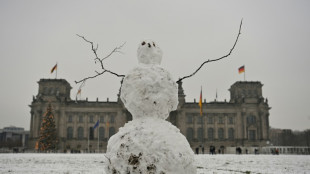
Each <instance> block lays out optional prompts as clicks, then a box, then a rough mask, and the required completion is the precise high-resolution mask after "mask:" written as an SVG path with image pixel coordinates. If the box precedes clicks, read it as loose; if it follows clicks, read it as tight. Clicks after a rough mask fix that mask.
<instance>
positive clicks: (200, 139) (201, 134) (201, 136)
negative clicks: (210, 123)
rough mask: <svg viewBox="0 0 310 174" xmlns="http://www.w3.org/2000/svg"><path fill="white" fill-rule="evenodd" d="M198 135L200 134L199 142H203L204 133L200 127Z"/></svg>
mask: <svg viewBox="0 0 310 174" xmlns="http://www.w3.org/2000/svg"><path fill="white" fill-rule="evenodd" d="M197 133H198V137H197V138H198V141H200V142H201V141H202V139H203V132H202V128H201V127H200V128H198V130H197Z"/></svg>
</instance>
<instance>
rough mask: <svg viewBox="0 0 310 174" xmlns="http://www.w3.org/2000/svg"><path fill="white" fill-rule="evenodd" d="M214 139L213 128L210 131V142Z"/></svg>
mask: <svg viewBox="0 0 310 174" xmlns="http://www.w3.org/2000/svg"><path fill="white" fill-rule="evenodd" d="M213 139H214V130H213V128H209V129H208V140H213Z"/></svg>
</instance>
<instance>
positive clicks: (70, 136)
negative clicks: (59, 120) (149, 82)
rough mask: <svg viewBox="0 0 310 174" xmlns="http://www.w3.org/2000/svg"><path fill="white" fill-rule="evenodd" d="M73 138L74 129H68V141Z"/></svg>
mask: <svg viewBox="0 0 310 174" xmlns="http://www.w3.org/2000/svg"><path fill="white" fill-rule="evenodd" d="M72 138H73V128H72V127H68V128H67V139H68V140H70V139H72Z"/></svg>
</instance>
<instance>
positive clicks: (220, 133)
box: [218, 128, 224, 140]
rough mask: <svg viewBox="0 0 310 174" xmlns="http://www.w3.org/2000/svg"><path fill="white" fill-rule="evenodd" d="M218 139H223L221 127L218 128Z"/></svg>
mask: <svg viewBox="0 0 310 174" xmlns="http://www.w3.org/2000/svg"><path fill="white" fill-rule="evenodd" d="M218 139H219V140H223V139H224V129H223V128H219V129H218Z"/></svg>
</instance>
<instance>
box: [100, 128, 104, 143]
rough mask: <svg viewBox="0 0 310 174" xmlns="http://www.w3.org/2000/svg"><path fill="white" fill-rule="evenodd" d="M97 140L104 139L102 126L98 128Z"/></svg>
mask: <svg viewBox="0 0 310 174" xmlns="http://www.w3.org/2000/svg"><path fill="white" fill-rule="evenodd" d="M99 140H100V141H103V140H104V127H100V128H99Z"/></svg>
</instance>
